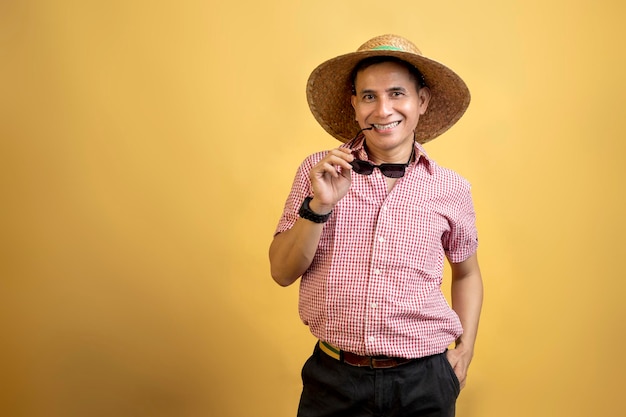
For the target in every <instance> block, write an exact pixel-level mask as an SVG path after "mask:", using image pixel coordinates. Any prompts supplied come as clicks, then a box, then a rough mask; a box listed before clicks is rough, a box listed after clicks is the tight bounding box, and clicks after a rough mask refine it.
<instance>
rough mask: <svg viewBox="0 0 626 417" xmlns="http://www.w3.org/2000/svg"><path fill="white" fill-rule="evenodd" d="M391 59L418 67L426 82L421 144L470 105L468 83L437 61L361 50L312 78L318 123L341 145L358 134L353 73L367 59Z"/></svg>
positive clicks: (313, 108) (313, 109)
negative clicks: (426, 106) (381, 57)
mask: <svg viewBox="0 0 626 417" xmlns="http://www.w3.org/2000/svg"><path fill="white" fill-rule="evenodd" d="M373 56H391V57H396V58H399V59H401V60H403V61H406V62H408V63H409V64H411V65H413V66H415V67H416V68H417V69H418V70H419V71H420V72H421V73H422V74H423V75H424V79H425V80H426V85H427V86H428V88H429V89H430V91H431V98H430V102H429V104H428V109H427V110H426V113H424V114H423V115H422V116H420V119H419V123H418V125H417V129H416V130H415V137H416V140H417V141H418V142H419V143H422V144H423V143H426V142H428V141H431V140H433V139H435V138H436V137H437V136H439V135H441V134H442V133H444V132H445V131H446V130H448V129H449V128H450V127H451V126H452V125H454V124H455V123H456V122H457V121H458V120H459V119H460V118H461V116H463V114H464V113H465V110H466V109H467V107H468V106H469V103H470V92H469V89H468V88H467V85H466V84H465V82H464V81H463V80H462V79H461V77H459V76H458V75H457V74H456V73H455V72H454V71H452V70H451V69H450V68H448V67H446V66H445V65H443V64H440V63H439V62H437V61H434V60H432V59H429V58H426V57H424V56H421V55H417V54H413V53H408V52H403V51H390V50H378V51H371V50H370V51H361V52H352V53H349V54H345V55H340V56H338V57H336V58H332V59H330V60H328V61H326V62H324V63H322V64H320V65H319V66H318V67H317V68H315V70H313V72H312V73H311V75H310V76H309V80H308V82H307V90H306V94H307V101H308V103H309V108H310V109H311V112H312V113H313V116H314V117H315V119H316V120H317V121H318V123H319V124H320V125H321V126H322V127H323V128H324V130H326V131H327V132H328V133H330V134H331V135H332V136H333V137H335V138H336V139H338V140H340V141H341V142H344V143H345V142H348V141H349V140H351V139H352V138H353V137H354V136H355V135H356V134H357V132H358V131H359V129H360V127H359V125H358V124H357V122H356V121H355V120H354V111H353V109H352V106H351V104H350V98H351V96H352V85H351V83H352V81H351V79H350V76H351V73H352V71H353V69H354V68H355V66H356V65H357V64H358V63H359V62H360V61H362V60H363V59H365V58H369V57H373Z"/></svg>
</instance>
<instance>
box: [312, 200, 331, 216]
mask: <svg viewBox="0 0 626 417" xmlns="http://www.w3.org/2000/svg"><path fill="white" fill-rule="evenodd" d="M309 208H310V209H311V210H312V211H313V212H314V213H315V214H319V215H320V216H325V215H327V214H330V213H332V211H333V206H331V205H328V204H323V203H320V201H319V200H318V199H316V198H315V197H309Z"/></svg>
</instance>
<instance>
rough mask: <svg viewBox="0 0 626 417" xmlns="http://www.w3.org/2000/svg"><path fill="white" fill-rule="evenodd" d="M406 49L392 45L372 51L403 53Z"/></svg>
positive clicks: (378, 47)
mask: <svg viewBox="0 0 626 417" xmlns="http://www.w3.org/2000/svg"><path fill="white" fill-rule="evenodd" d="M403 50H404V49H402V48H398V47H397V46H392V45H380V46H377V47H375V48H372V51H403Z"/></svg>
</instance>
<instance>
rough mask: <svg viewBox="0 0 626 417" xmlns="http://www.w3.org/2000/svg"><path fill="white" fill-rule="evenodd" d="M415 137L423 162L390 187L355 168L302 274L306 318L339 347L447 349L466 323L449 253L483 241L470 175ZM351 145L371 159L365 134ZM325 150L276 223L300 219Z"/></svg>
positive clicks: (377, 351)
mask: <svg viewBox="0 0 626 417" xmlns="http://www.w3.org/2000/svg"><path fill="white" fill-rule="evenodd" d="M344 146H348V145H344ZM415 146H416V155H417V158H416V162H414V163H412V164H411V165H410V166H409V167H408V168H407V172H406V174H405V176H404V177H402V178H400V179H398V181H397V182H396V184H395V186H394V187H393V189H392V190H391V192H389V194H388V193H387V184H386V182H385V179H384V177H383V176H382V174H381V173H380V171H379V170H378V169H375V170H374V173H373V174H372V175H369V176H365V175H359V174H356V173H354V172H353V173H352V185H351V186H350V190H349V191H348V194H347V195H346V196H345V197H344V198H343V199H341V201H339V203H338V204H337V205H336V206H335V209H334V210H333V213H332V215H331V217H330V219H329V221H328V222H327V223H326V224H325V225H324V230H323V232H322V236H321V239H320V242H319V246H318V248H317V252H316V254H315V257H314V259H313V262H312V263H311V266H310V267H309V269H308V270H307V271H306V272H305V273H304V275H303V276H302V279H301V282H300V302H299V310H300V317H301V318H302V321H303V322H304V323H305V324H306V325H308V326H309V328H310V330H311V332H312V333H313V335H314V336H315V337H317V338H319V339H321V340H324V341H326V342H328V343H331V344H333V345H335V346H337V347H339V348H340V349H343V350H346V351H349V352H353V353H356V354H359V355H372V356H374V355H387V356H394V357H405V358H419V357H423V356H428V355H433V354H437V353H441V352H443V351H445V349H446V348H447V347H448V346H449V345H450V343H452V342H453V341H454V340H456V339H457V338H458V337H459V336H460V335H461V334H462V332H463V329H462V327H461V323H460V320H459V318H458V316H457V315H456V313H455V312H454V311H453V310H452V309H451V308H450V306H449V305H448V303H447V301H446V299H445V298H444V295H443V293H442V291H441V282H442V279H443V267H444V260H445V257H446V255H447V257H448V259H449V260H450V262H461V261H463V260H465V259H467V258H468V257H470V256H471V255H472V254H473V253H474V252H475V251H476V248H477V246H478V239H477V233H476V227H475V214H474V207H473V203H472V197H471V193H470V185H469V183H468V182H467V181H466V180H465V179H463V178H462V177H461V176H459V175H458V174H456V173H455V172H453V171H451V170H448V169H445V168H442V167H440V166H438V165H437V164H436V163H435V162H434V161H433V160H431V159H429V158H428V156H427V155H426V154H425V152H424V150H423V148H422V147H421V146H420V145H419V144H417V143H416V144H415ZM352 148H353V149H356V150H358V151H359V158H360V159H364V160H367V154H366V153H365V149H364V148H363V145H362V140H361V139H357V141H356V143H355V144H354V146H353V147H352ZM325 154H326V152H320V153H316V154H314V155H311V156H309V157H308V158H306V159H305V160H304V162H303V163H302V165H301V166H300V168H299V169H298V172H297V174H296V178H295V180H294V183H293V187H292V189H291V192H290V194H289V197H288V198H287V202H286V203H285V209H284V212H283V215H282V217H281V219H280V222H279V224H278V227H277V229H276V233H280V232H284V231H285V230H288V229H290V228H291V227H292V226H293V225H294V223H295V222H296V220H297V219H298V210H299V208H300V205H301V204H302V201H303V200H304V199H305V198H306V197H307V196H309V195H312V190H311V183H310V180H309V171H310V170H311V168H312V167H313V166H314V165H315V164H316V163H317V162H319V161H320V160H321V159H322V158H323V157H324V155H325Z"/></svg>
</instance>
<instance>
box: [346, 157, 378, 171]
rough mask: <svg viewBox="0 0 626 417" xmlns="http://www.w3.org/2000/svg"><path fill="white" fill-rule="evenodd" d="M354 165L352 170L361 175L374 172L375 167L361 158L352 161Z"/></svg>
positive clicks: (351, 163)
mask: <svg viewBox="0 0 626 417" xmlns="http://www.w3.org/2000/svg"><path fill="white" fill-rule="evenodd" d="M350 165H352V170H353V171H354V172H356V173H357V174H361V175H371V174H372V172H374V167H373V166H372V164H370V163H369V162H367V161H361V160H360V159H355V160H354V161H352V162H350Z"/></svg>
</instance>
